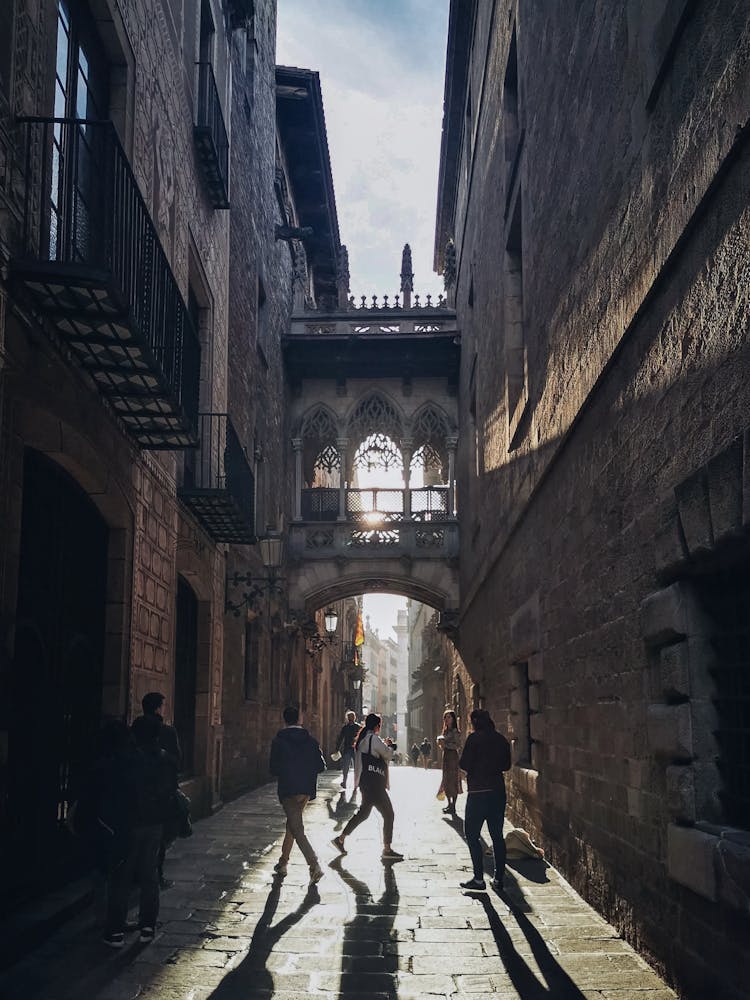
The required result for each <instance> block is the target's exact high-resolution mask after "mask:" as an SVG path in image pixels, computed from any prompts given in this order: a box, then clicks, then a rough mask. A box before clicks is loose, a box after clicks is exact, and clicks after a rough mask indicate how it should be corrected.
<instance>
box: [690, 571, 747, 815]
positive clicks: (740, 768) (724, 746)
mask: <svg viewBox="0 0 750 1000" xmlns="http://www.w3.org/2000/svg"><path fill="white" fill-rule="evenodd" d="M698 595H699V599H700V602H701V604H702V606H703V607H704V609H705V610H706V611H707V612H708V616H709V619H710V622H711V630H710V642H711V646H712V648H713V652H714V654H715V660H714V662H713V665H712V667H711V669H710V674H711V679H712V681H713V699H712V700H713V703H714V706H715V709H716V728H715V730H714V735H715V737H716V743H717V749H718V761H717V764H718V768H719V774H720V776H721V785H722V787H721V790H720V792H719V798H720V800H721V803H722V808H723V813H724V816H723V818H724V820H725V821H726V822H727V823H731V824H733V825H735V826H739V827H742V828H743V829H745V830H750V566H749V565H747V564H745V565H744V566H742V567H740V568H739V569H736V570H733V571H730V572H725V573H719V574H713V575H712V576H710V577H708V578H706V579H705V580H704V581H701V583H700V584H699V586H698Z"/></svg>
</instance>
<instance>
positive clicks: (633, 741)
mask: <svg viewBox="0 0 750 1000" xmlns="http://www.w3.org/2000/svg"><path fill="white" fill-rule="evenodd" d="M678 9H679V11H680V14H681V15H682V13H684V18H682V17H681V16H680V17H677V18H674V17H673V15H674V12H675V11H677V10H678ZM492 10H494V17H495V21H494V22H493V23H492V24H491V23H490V20H491V13H492ZM477 12H478V13H477V22H476V29H475V37H474V43H473V49H472V51H473V53H474V56H473V57H472V58H473V61H472V62H471V63H470V73H469V80H470V85H471V92H472V99H473V105H472V112H471V116H470V117H471V127H469V128H468V129H467V130H465V131H467V132H468V133H470V134H471V139H472V141H471V148H472V150H473V160H472V162H471V164H467V163H466V162H465V159H464V161H463V162H462V166H461V170H460V171H459V177H460V182H459V185H458V210H457V214H456V218H455V238H456V244H457V250H458V259H459V277H458V287H457V295H456V302H457V310H458V314H459V327H460V329H461V331H462V345H463V360H462V366H463V369H462V379H461V394H460V399H461V405H462V412H461V427H462V435H461V439H460V444H459V458H458V463H459V495H460V496H461V498H462V503H461V510H460V517H461V530H462V558H461V570H462V583H463V595H464V599H463V607H462V619H461V624H460V633H459V639H458V645H459V650H460V653H461V656H462V657H463V660H464V661H465V663H466V665H467V668H468V670H469V672H470V674H471V676H472V678H473V679H474V680H475V681H477V682H478V683H479V685H480V689H481V691H482V692H483V694H484V697H485V706H486V707H488V708H489V709H490V711H492V712H493V714H494V715H495V717H496V718H497V719H498V720H499V721H500V722H501V723H505V724H506V725H507V729H508V731H509V732H510V735H511V737H512V738H513V739H514V741H515V743H516V751H517V753H518V752H519V748H520V750H521V752H522V757H521V758H520V759H519V757H518V756H517V757H516V763H515V766H514V768H513V771H512V772H511V778H510V789H511V799H510V814H511V817H512V819H513V820H514V821H515V822H517V823H518V824H519V825H523V826H526V828H527V829H528V830H529V831H530V832H531V833H532V834H533V835H534V836H536V837H539V838H540V840H541V841H542V843H543V844H544V846H545V849H546V851H547V855H548V857H549V858H550V860H551V861H552V863H554V864H557V865H559V866H560V867H561V868H562V870H563V871H564V872H565V873H566V875H567V876H568V877H569V878H570V879H571V881H572V882H573V883H574V884H575V886H576V888H578V889H579V890H581V891H583V892H584V894H585V895H586V896H587V898H588V899H589V900H590V901H591V902H592V903H593V904H594V905H595V906H597V907H598V908H599V909H600V910H601V911H602V912H603V913H604V914H605V915H606V916H607V917H608V919H610V920H612V921H613V922H614V923H615V924H616V925H617V926H618V927H619V928H620V929H621V930H622V932H623V934H624V935H625V936H626V937H627V938H628V939H629V940H631V941H632V942H634V943H635V944H636V945H637V946H638V947H639V948H640V949H641V950H642V952H643V953H644V954H645V955H646V956H647V957H649V958H650V959H651V960H652V961H653V962H654V963H655V964H656V965H657V966H659V967H660V968H661V969H662V970H664V971H665V972H666V974H667V975H668V976H669V977H671V978H672V980H673V981H675V982H676V983H678V984H680V985H681V986H682V987H684V988H685V990H686V995H691V996H693V995H694V996H699V995H701V996H702V995H709V994H710V995H721V996H727V997H741V996H746V995H747V992H746V986H747V981H746V971H745V970H746V967H747V964H748V960H749V958H750V954H749V953H748V945H747V942H748V940H750V938H748V933H747V931H748V923H747V919H748V918H747V900H748V893H747V885H748V880H747V875H746V872H747V860H746V856H745V854H743V851H746V847H744V846H743V845H746V843H747V831H742V830H740V831H736V830H734V831H733V830H732V829H731V828H728V825H727V824H726V823H725V822H722V821H721V820H720V818H719V817H717V808H716V776H715V773H713V774H712V773H711V768H712V766H713V764H712V761H713V760H714V758H715V756H716V748H715V747H712V744H711V740H712V737H711V731H712V722H711V711H710V701H711V698H710V695H707V694H706V691H707V689H710V677H708V676H707V675H708V673H709V671H708V667H707V666H706V660H705V657H704V658H703V659H702V660H701V659H700V657H698V656H697V653H696V654H695V655H693V654H691V656H689V657H688V656H687V655H683V654H684V653H685V649H684V648H682V647H681V644H683V643H685V642H693V637H695V639H696V640H699V639H701V635H700V634H698V633H697V632H696V631H695V629H694V628H692V627H691V628H690V629H683V630H682V632H680V630H679V628H678V627H677V626H676V625H675V624H674V623H672V625H671V626H670V627H671V628H672V632H664V631H663V627H662V625H654V624H653V623H652V616H651V611H650V610H649V609H651V608H653V606H654V602H655V601H656V600H657V599H656V598H654V597H651V595H653V594H655V593H659V592H660V588H662V589H663V588H665V587H669V586H670V585H671V584H672V581H674V580H675V579H688V578H690V577H693V576H696V574H697V576H698V577H699V578H704V577H705V576H706V574H710V573H712V572H714V571H716V570H717V568H719V567H722V566H726V565H728V564H729V563H731V562H733V561H734V562H735V563H736V562H737V560H743V559H744V560H745V562H744V564H743V563H741V562H740V563H739V565H740V566H741V565H744V567H745V572H746V573H747V572H748V569H749V567H750V563H748V561H747V559H748V556H747V551H748V524H747V518H746V513H745V512H744V511H745V508H744V507H743V504H742V500H741V497H740V500H739V501H738V499H737V494H738V486H737V483H738V482H739V483H741V482H742V472H741V470H742V469H745V470H746V468H747V466H746V464H745V463H746V462H747V457H746V456H745V457H742V456H743V455H745V453H744V452H743V451H742V450H741V449H740V452H739V454H740V458H739V459H737V458H736V455H737V448H738V446H737V445H736V442H737V441H738V439H739V441H740V442H741V441H742V440H743V435H746V433H747V429H748V417H747V414H748V406H749V404H750V396H749V394H748V384H750V383H748V378H747V375H748V367H749V366H750V352H749V351H748V346H747V337H746V330H747V325H748V320H749V318H750V301H749V300H748V293H747V289H748V276H749V271H750V264H749V258H748V248H747V240H746V234H747V231H748V223H750V217H749V215H748V209H747V205H748V194H749V193H750V192H749V191H748V181H747V177H748V169H747V168H748V160H750V152H749V151H748V145H747V141H746V139H747V127H746V126H745V125H744V122H745V118H746V109H747V106H748V86H749V81H750V74H749V73H748V64H747V52H748V44H747V42H748V38H749V37H750V25H748V18H747V7H746V5H744V4H740V3H731V2H727V3H721V4H718V5H713V6H711V7H710V8H707V7H705V6H704V5H697V4H657V5H653V7H652V6H651V5H649V9H648V10H646V8H645V6H643V5H637V4H633V5H630V6H626V7H622V8H620V7H618V9H617V10H615V8H614V7H612V6H608V5H604V6H601V5H599V6H597V7H594V5H593V4H592V5H583V6H582V7H580V8H579V11H578V16H577V17H575V16H574V17H571V16H570V12H569V11H565V12H562V10H561V11H560V12H559V13H558V14H555V13H554V12H551V11H549V10H548V9H547V8H546V7H545V10H544V12H542V11H541V9H540V8H539V7H538V6H537V5H534V4H530V3H524V2H520V3H519V4H518V5H515V4H513V5H510V4H507V3H498V4H496V5H494V6H492V5H482V4H480V5H478V7H477ZM542 17H543V18H544V22H543V23H542V22H541V21H539V18H542ZM514 24H515V27H516V40H517V52H518V87H517V91H518V105H519V126H520V130H521V133H522V135H523V139H522V143H521V151H520V153H519V154H518V162H517V167H516V172H515V173H513V172H512V171H510V170H509V169H508V166H507V164H506V159H505V156H504V155H503V143H504V133H503V127H504V118H503V115H504V113H505V114H507V107H508V86H509V83H510V82H512V79H511V77H509V76H508V74H507V73H506V67H507V61H508V56H509V52H510V39H511V30H512V26H513V25H514ZM508 25H510V26H511V27H510V28H508ZM488 41H489V46H488ZM485 52H487V53H488V58H487V64H486V66H485V64H484V53H485ZM485 70H486V73H485ZM449 71H450V67H449ZM504 84H505V89H504ZM504 102H505V103H504ZM504 107H505V109H506V111H505V112H504V110H503V108H504ZM743 108H744V109H745V110H744V111H743ZM738 126H740V128H739V129H738ZM506 138H507V137H506ZM453 141H455V142H459V141H463V142H464V147H463V156H464V157H466V153H467V151H468V149H469V141H468V139H467V138H466V135H464V138H463V140H461V139H460V137H458V136H454V137H453ZM519 198H520V199H521V200H520V202H519V201H518V199H519ZM518 204H520V206H521V209H522V211H521V219H522V230H521V245H522V259H523V337H524V343H525V358H526V375H525V379H526V382H525V386H526V400H525V402H523V403H522V407H521V410H522V412H521V414H520V415H519V414H518V413H511V412H510V408H509V405H508V386H507V375H508V372H509V367H508V366H509V362H508V344H507V340H506V338H507V337H508V336H509V333H508V331H507V329H506V317H507V313H506V312H505V308H504V296H503V288H505V289H506V297H507V295H508V294H516V292H517V288H516V287H514V286H512V285H510V286H509V284H508V282H507V278H506V279H504V278H503V275H504V273H506V259H505V258H506V256H507V251H506V247H508V246H509V247H510V248H511V249H512V250H514V252H515V248H516V246H517V244H516V243H515V242H514V240H516V239H517V233H516V234H515V235H514V234H513V233H511V232H509V228H508V227H509V226H510V225H511V224H512V221H513V217H514V215H513V213H514V211H515V208H514V206H517V205H518ZM506 205H507V206H508V207H509V211H508V213H507V215H506ZM743 234H744V235H743ZM472 411H473V412H472ZM473 413H474V414H475V415H476V419H474V416H473ZM738 463H739V464H738ZM735 466H737V468H739V469H740V472H739V473H738V474H736V475H735V474H734V473H732V475H729V474H724V473H722V472H717V473H716V474H715V475H713V476H712V475H709V471H708V470H715V469H727V468H734V467H735ZM744 474H745V475H746V471H745V473H744ZM740 494H741V490H740ZM711 498H713V506H711ZM738 503H739V506H738ZM706 511H708V512H709V513H708V514H706ZM738 512H739V513H738ZM714 522H715V523H714ZM729 539H731V541H729ZM659 600H661V603H662V606H663V605H664V603H665V602H666V601H667V600H668V598H667V597H666V596H665V597H664V598H660V599H659ZM644 602H645V603H644ZM664 628H666V626H664ZM691 648H695V647H694V646H693V647H691ZM686 663H690V664H692V666H691V667H690V669H688V667H687V666H686V665H685V664H686ZM691 671H692V672H691ZM686 677H687V678H688V679H689V680H690V684H691V685H692V686H691V687H689V688H688V689H686V687H685V684H686V683H687V681H686V680H685V678H686ZM719 811H720V810H719ZM743 838H744V839H743Z"/></svg>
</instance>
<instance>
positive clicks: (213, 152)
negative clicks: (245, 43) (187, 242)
mask: <svg viewBox="0 0 750 1000" xmlns="http://www.w3.org/2000/svg"><path fill="white" fill-rule="evenodd" d="M193 134H194V137H195V144H196V148H197V150H198V155H199V157H200V163H201V169H202V171H203V177H204V180H205V183H206V188H207V190H208V195H209V198H210V199H211V204H212V205H213V207H214V208H229V136H228V135H227V129H226V125H225V124H224V115H223V114H222V111H221V102H220V100H219V91H218V88H217V86H216V77H215V76H214V71H213V67H212V66H211V63H209V62H200V63H198V107H197V116H196V122H195V125H194V127H193Z"/></svg>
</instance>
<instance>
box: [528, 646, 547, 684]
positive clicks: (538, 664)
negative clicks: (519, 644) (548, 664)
mask: <svg viewBox="0 0 750 1000" xmlns="http://www.w3.org/2000/svg"><path fill="white" fill-rule="evenodd" d="M526 665H527V669H528V677H529V683H530V684H538V683H539V681H542V680H544V658H543V656H542V654H541V653H534V655H533V656H530V657H529V658H528V660H527V661H526Z"/></svg>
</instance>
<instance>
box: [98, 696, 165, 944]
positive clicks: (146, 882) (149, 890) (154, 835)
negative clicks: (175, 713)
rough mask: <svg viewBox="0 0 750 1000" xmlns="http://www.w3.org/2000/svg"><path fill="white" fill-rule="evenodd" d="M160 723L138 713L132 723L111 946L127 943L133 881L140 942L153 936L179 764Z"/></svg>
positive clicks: (107, 938) (112, 891)
mask: <svg viewBox="0 0 750 1000" xmlns="http://www.w3.org/2000/svg"><path fill="white" fill-rule="evenodd" d="M160 725H161V723H160V722H159V720H158V719H156V718H154V717H153V716H148V715H142V716H139V718H137V719H136V720H135V721H134V722H133V725H132V727H131V733H132V737H133V740H134V742H135V748H134V749H133V751H132V753H131V755H130V758H129V762H128V766H127V770H126V773H125V774H124V775H123V779H122V789H121V792H122V798H123V802H124V803H126V808H127V810H128V822H127V826H128V848H127V853H126V854H125V856H124V857H123V858H122V860H121V861H120V862H119V863H118V864H117V865H115V866H114V867H113V869H112V870H111V872H110V876H109V882H108V889H109V892H108V899H107V920H106V928H105V934H104V943H105V944H107V945H109V946H110V947H112V948H121V947H122V946H123V945H124V943H125V929H126V918H127V912H128V896H129V894H130V887H131V886H132V885H133V882H134V881H135V882H137V883H138V887H139V894H140V895H139V912H138V926H139V928H140V940H141V941H142V942H143V943H147V942H150V941H153V940H154V937H155V935H156V918H157V916H158V914H159V848H160V846H161V842H162V837H163V834H164V824H165V822H166V821H167V820H168V818H169V816H170V813H171V811H172V809H173V799H174V794H175V792H176V790H177V767H176V765H175V763H174V761H173V760H172V759H171V758H170V757H169V755H168V754H167V753H165V751H164V750H162V749H161V747H160V746H159V731H160Z"/></svg>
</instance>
